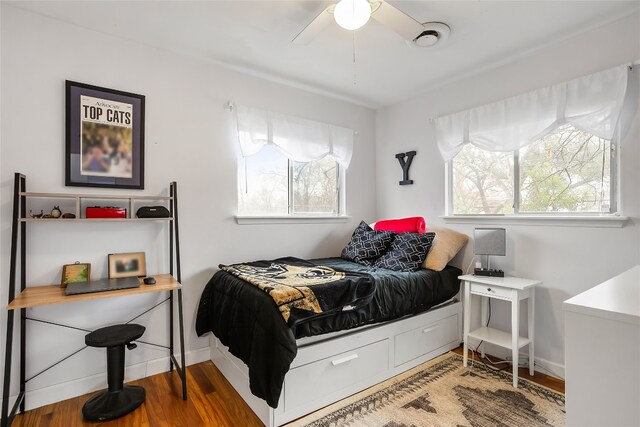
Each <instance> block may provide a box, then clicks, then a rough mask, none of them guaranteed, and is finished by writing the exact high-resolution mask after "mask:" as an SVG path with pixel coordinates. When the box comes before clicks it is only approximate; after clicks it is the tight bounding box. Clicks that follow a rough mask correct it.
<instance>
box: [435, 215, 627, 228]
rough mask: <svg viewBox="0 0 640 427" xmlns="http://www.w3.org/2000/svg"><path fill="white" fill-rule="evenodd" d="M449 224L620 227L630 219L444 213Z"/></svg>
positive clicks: (444, 217) (604, 216) (609, 216)
mask: <svg viewBox="0 0 640 427" xmlns="http://www.w3.org/2000/svg"><path fill="white" fill-rule="evenodd" d="M440 218H442V219H443V220H444V222H445V223H447V224H511V225H537V226H540V225H542V226H566V227H607V228H620V227H622V226H623V225H624V223H625V221H626V220H627V219H628V217H626V216H618V215H443V216H441V217H440Z"/></svg>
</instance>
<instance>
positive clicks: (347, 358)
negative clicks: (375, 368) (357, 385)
mask: <svg viewBox="0 0 640 427" xmlns="http://www.w3.org/2000/svg"><path fill="white" fill-rule="evenodd" d="M357 358H358V353H354V354H351V355H349V356H346V357H343V358H342V359H336V360H332V361H331V364H332V365H333V366H338V365H341V364H343V363H346V362H348V361H350V360H353V359H357Z"/></svg>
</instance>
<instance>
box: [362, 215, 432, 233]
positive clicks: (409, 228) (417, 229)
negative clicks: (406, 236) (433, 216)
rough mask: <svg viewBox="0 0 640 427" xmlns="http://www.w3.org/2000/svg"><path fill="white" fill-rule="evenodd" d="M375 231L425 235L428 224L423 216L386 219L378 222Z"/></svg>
mask: <svg viewBox="0 0 640 427" xmlns="http://www.w3.org/2000/svg"><path fill="white" fill-rule="evenodd" d="M373 229H374V230H382V231H394V232H396V233H407V232H409V233H424V232H425V231H426V230H427V223H426V222H425V220H424V218H423V217H421V216H414V217H411V218H400V219H385V220H382V221H378V222H376V225H375V226H374V227H373Z"/></svg>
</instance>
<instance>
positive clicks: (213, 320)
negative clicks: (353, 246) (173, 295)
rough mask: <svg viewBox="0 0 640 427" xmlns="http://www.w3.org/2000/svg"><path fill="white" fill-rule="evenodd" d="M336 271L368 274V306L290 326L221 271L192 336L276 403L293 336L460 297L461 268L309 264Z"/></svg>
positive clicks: (262, 296)
mask: <svg viewBox="0 0 640 427" xmlns="http://www.w3.org/2000/svg"><path fill="white" fill-rule="evenodd" d="M311 262H313V263H315V264H317V265H324V266H328V267H331V268H333V269H335V270H338V271H349V272H356V273H368V274H370V275H371V276H372V277H373V278H374V280H375V285H376V290H375V294H374V296H373V299H372V301H371V303H369V304H367V305H364V306H361V307H357V308H355V309H354V310H351V311H343V312H338V313H336V314H334V315H332V316H325V317H322V318H316V319H311V320H308V321H306V322H301V323H298V324H297V325H296V326H295V329H293V328H290V327H288V326H287V324H286V323H285V321H284V319H283V318H282V316H281V315H280V312H279V311H278V308H277V307H276V305H275V302H274V301H273V300H272V299H271V298H270V297H269V296H268V295H267V294H266V293H265V292H263V291H261V290H260V289H259V288H257V287H255V286H252V285H249V284H247V283H246V282H244V281H243V280H241V279H238V278H237V277H235V276H232V275H231V274H229V273H226V272H224V271H219V272H217V273H215V274H214V276H213V277H212V278H211V280H210V281H209V283H207V285H206V287H205V289H204V291H203V293H202V296H201V299H200V305H199V307H198V314H197V318H196V332H197V333H198V335H203V334H205V333H206V332H209V331H211V332H213V333H214V334H215V336H216V337H218V339H219V340H220V341H221V342H222V344H224V345H225V346H227V347H228V348H229V351H230V352H231V354H233V355H234V356H236V357H238V358H239V359H241V360H242V361H244V362H245V363H246V364H247V366H248V367H249V383H250V387H251V392H252V393H253V394H254V395H256V396H258V397H260V398H262V399H265V400H266V402H267V403H268V404H269V406H271V407H273V408H275V407H277V405H278V400H279V398H280V392H281V391H282V384H283V381H284V376H285V374H286V373H287V371H288V370H289V366H290V365H291V362H292V361H293V359H294V358H295V356H296V353H297V346H296V338H301V337H305V336H312V335H320V334H324V333H328V332H334V331H339V330H345V329H351V328H356V327H359V326H363V325H366V324H370V323H377V322H383V321H387V320H392V319H397V318H400V317H403V316H406V315H412V314H418V313H421V312H423V311H426V310H428V309H430V308H431V307H433V306H435V305H438V304H440V303H442V302H444V301H447V300H448V299H450V298H452V297H453V296H454V295H455V294H457V293H458V290H459V288H460V281H459V280H458V278H457V277H458V276H459V275H460V274H461V273H462V272H461V270H460V269H458V268H455V267H450V266H447V267H446V268H445V269H444V270H443V271H441V272H436V271H433V270H424V269H421V270H418V271H416V272H413V273H403V272H395V271H391V270H386V269H379V268H374V267H368V266H363V265H360V264H356V263H353V262H350V261H346V260H343V259H341V258H326V259H317V260H311Z"/></svg>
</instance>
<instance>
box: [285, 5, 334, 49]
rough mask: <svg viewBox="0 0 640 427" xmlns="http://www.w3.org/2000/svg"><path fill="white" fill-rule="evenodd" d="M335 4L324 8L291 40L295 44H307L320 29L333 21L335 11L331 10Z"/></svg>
mask: <svg viewBox="0 0 640 427" xmlns="http://www.w3.org/2000/svg"><path fill="white" fill-rule="evenodd" d="M334 7H335V5H331V6H329V7H327V8H326V9H324V10H323V11H322V12H320V14H319V15H318V16H316V17H315V18H314V19H313V21H311V22H310V23H309V24H308V25H307V26H306V27H304V29H303V30H302V31H300V33H299V34H298V35H297V36H295V37H294V38H293V40H291V41H292V42H293V43H295V44H301V45H307V44H309V43H310V42H311V40H313V39H314V38H315V37H316V36H317V35H318V34H319V33H320V31H322V30H324V28H325V27H326V26H327V25H329V24H330V23H331V22H333V13H331V11H332V10H333V8H334Z"/></svg>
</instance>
